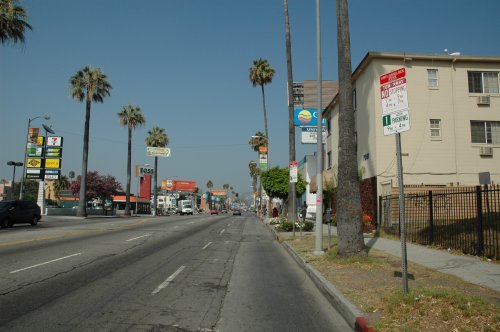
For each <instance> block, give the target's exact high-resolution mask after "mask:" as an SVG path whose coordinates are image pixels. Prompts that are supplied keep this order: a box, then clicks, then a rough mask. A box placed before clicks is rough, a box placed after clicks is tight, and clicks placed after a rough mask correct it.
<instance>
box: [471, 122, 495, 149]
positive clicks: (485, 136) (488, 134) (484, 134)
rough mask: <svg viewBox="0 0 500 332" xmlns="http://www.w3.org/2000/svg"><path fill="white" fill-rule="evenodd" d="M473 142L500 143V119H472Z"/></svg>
mask: <svg viewBox="0 0 500 332" xmlns="http://www.w3.org/2000/svg"><path fill="white" fill-rule="evenodd" d="M470 133H471V140H472V143H479V144H500V121H471V122H470Z"/></svg>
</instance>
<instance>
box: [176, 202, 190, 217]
mask: <svg viewBox="0 0 500 332" xmlns="http://www.w3.org/2000/svg"><path fill="white" fill-rule="evenodd" d="M177 212H178V213H179V214H180V215H181V216H182V215H184V214H193V203H192V202H191V201H190V200H188V199H183V200H180V201H178V202H177Z"/></svg>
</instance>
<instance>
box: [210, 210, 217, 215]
mask: <svg viewBox="0 0 500 332" xmlns="http://www.w3.org/2000/svg"><path fill="white" fill-rule="evenodd" d="M212 214H219V210H215V209H212V210H210V215H212Z"/></svg>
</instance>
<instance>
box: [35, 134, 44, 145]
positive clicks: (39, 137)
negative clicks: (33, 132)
mask: <svg viewBox="0 0 500 332" xmlns="http://www.w3.org/2000/svg"><path fill="white" fill-rule="evenodd" d="M44 141H45V137H43V136H38V137H37V138H36V145H37V146H43V142H44Z"/></svg>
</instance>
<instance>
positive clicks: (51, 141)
mask: <svg viewBox="0 0 500 332" xmlns="http://www.w3.org/2000/svg"><path fill="white" fill-rule="evenodd" d="M47 146H57V147H61V146H63V138H62V137H61V136H49V137H47Z"/></svg>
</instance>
